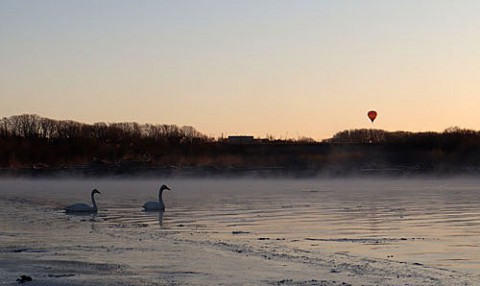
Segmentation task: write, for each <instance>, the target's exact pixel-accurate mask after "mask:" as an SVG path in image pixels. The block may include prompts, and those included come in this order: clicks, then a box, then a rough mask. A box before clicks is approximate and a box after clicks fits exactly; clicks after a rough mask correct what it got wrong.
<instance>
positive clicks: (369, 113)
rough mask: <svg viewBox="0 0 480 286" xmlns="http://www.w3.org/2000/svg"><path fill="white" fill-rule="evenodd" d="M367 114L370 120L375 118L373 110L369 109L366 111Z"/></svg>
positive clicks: (375, 113) (375, 114)
mask: <svg viewBox="0 0 480 286" xmlns="http://www.w3.org/2000/svg"><path fill="white" fill-rule="evenodd" d="M367 116H368V118H370V120H371V121H372V122H373V121H375V118H377V112H376V111H375V110H370V111H369V112H368V113H367Z"/></svg>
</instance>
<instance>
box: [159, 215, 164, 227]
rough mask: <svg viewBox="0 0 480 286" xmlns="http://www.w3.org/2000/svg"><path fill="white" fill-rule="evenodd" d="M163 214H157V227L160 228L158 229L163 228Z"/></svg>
mask: <svg viewBox="0 0 480 286" xmlns="http://www.w3.org/2000/svg"><path fill="white" fill-rule="evenodd" d="M163 213H164V211H159V212H158V225H159V226H160V228H163Z"/></svg>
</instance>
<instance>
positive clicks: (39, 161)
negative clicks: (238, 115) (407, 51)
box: [0, 115, 480, 177]
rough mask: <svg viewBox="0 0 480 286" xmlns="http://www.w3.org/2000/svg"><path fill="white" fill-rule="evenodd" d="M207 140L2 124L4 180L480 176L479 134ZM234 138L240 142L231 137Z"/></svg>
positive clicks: (101, 128) (43, 122) (178, 130)
mask: <svg viewBox="0 0 480 286" xmlns="http://www.w3.org/2000/svg"><path fill="white" fill-rule="evenodd" d="M237 137H240V139H242V140H230V138H219V139H213V138H209V137H207V136H205V135H203V134H201V133H200V132H198V131H196V130H195V129H194V128H193V127H188V126H187V127H177V126H175V125H151V124H143V125H140V124H137V123H112V124H106V123H95V124H93V125H89V124H82V123H78V122H73V121H57V120H52V119H48V118H43V117H40V116H37V115H20V116H12V117H10V118H3V119H1V120H0V175H2V176H99V177H102V176H124V177H128V176H131V177H133V176H173V175H175V176H207V175H222V176H242V175H254V176H290V177H307V176H352V175H353V176H356V175H372V174H373V175H394V176H398V175H417V174H418V175H457V174H464V173H468V174H478V173H480V132H477V131H473V130H464V129H459V128H450V129H447V130H445V131H444V132H442V133H437V132H422V133H412V132H404V131H399V132H389V131H384V130H376V129H359V130H347V131H342V132H339V133H337V134H335V135H334V136H333V137H332V138H330V139H327V140H324V141H322V142H316V141H314V140H313V139H308V138H303V139H301V140H300V139H299V140H276V139H273V138H269V139H254V138H253V137H251V136H243V137H242V136H237ZM234 139H239V138H236V137H235V138H234Z"/></svg>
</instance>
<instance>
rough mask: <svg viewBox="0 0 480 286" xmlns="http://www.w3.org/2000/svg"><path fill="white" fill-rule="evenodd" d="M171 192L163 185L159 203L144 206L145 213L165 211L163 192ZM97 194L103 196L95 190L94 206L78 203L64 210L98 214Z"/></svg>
mask: <svg viewBox="0 0 480 286" xmlns="http://www.w3.org/2000/svg"><path fill="white" fill-rule="evenodd" d="M164 190H170V188H169V187H167V186H166V185H162V186H161V187H160V190H159V191H158V202H156V201H150V202H146V203H145V204H144V205H143V209H144V210H145V211H165V203H164V202H163V198H162V195H163V191H164ZM95 194H101V193H100V191H98V190H97V189H93V190H92V193H91V194H90V196H91V199H92V204H93V206H89V205H88V204H84V203H77V204H73V205H69V206H67V207H65V208H64V210H65V212H67V213H96V212H97V211H98V207H97V202H96V201H95Z"/></svg>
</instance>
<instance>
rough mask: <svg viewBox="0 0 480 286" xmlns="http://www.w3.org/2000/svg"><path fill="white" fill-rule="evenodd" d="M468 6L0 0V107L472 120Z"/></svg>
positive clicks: (315, 119)
mask: <svg viewBox="0 0 480 286" xmlns="http://www.w3.org/2000/svg"><path fill="white" fill-rule="evenodd" d="M479 13H480V1H476V0H475V1H474V0H471V1H465V0H459V1H450V0H448V1H447V0H424V1H421V0H417V1H409V0H398V1H388V0H376V1H372V0H363V1H360V0H358V1H353V0H350V1H347V0H345V1H341V0H331V1H327V0H324V1H322V0H315V1H306V0H295V1H294V0H289V1H285V0H255V1H249V0H241V1H236V0H235V1H234V0H216V1H213V0H208V1H204V0H190V1H182V0H172V1H161V0H158V1H153V0H152V1H141V0H135V1H134V0H131V1H123V0H102V1H97V0H96V1H88V0H78V1H74V0H57V1H49V0H44V1H36V0H31V1H23V0H0V39H1V40H0V102H1V104H0V117H8V116H11V115H17V114H23V113H32V114H38V115H41V116H44V117H49V118H53V119H71V120H75V121H80V122H84V123H94V122H107V123H110V122H132V121H135V122H138V123H153V124H176V125H178V126H183V125H190V126H193V127H195V128H196V129H197V130H198V131H200V132H202V133H204V134H206V135H211V136H214V137H218V136H220V135H222V134H223V135H254V136H257V137H265V136H266V135H273V136H275V137H277V138H284V137H289V138H295V139H296V138H298V137H300V136H306V137H312V138H314V139H317V140H321V139H325V138H329V137H331V136H332V135H333V134H335V133H336V132H338V131H342V130H345V129H355V128H370V127H374V128H379V129H385V130H389V131H395V130H404V131H443V130H444V129H445V128H448V127H452V126H459V127H461V128H470V129H475V130H478V129H480V32H479V31H480V17H479V16H478V15H479ZM371 109H374V110H377V111H378V114H379V115H378V117H377V120H376V121H375V123H374V124H372V123H370V121H369V119H368V118H367V115H366V114H367V112H368V111H369V110H371Z"/></svg>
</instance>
